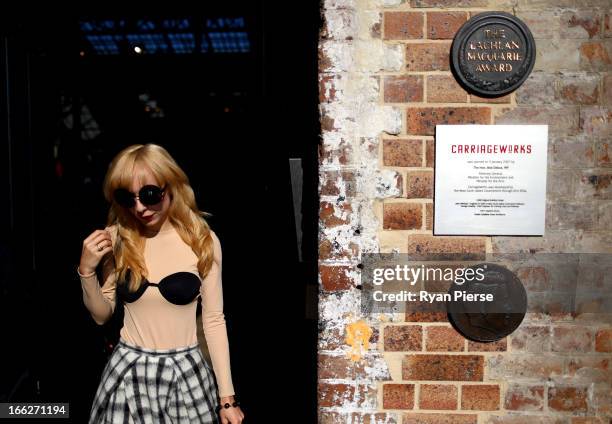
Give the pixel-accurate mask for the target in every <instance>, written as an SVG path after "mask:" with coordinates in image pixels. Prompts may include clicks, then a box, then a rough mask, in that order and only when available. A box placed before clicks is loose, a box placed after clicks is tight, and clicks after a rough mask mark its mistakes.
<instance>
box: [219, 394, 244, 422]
mask: <svg viewBox="0 0 612 424" xmlns="http://www.w3.org/2000/svg"><path fill="white" fill-rule="evenodd" d="M226 403H229V404H230V405H231V404H232V403H234V396H227V397H223V398H221V401H220V404H221V406H223V405H225V404H226ZM219 416H220V418H221V424H240V423H242V420H244V413H243V412H242V410H241V409H240V406H230V407H229V408H221V410H220V411H219Z"/></svg>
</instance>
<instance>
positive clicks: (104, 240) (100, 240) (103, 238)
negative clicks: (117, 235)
mask: <svg viewBox="0 0 612 424" xmlns="http://www.w3.org/2000/svg"><path fill="white" fill-rule="evenodd" d="M107 244H111V245H112V240H111V238H110V235H108V234H107V233H105V232H104V233H99V234H98V235H97V236H96V237H94V238H93V239H91V240H89V241H88V242H87V243H86V245H87V246H88V247H89V248H90V250H97V249H98V247H99V246H106V245H107Z"/></svg>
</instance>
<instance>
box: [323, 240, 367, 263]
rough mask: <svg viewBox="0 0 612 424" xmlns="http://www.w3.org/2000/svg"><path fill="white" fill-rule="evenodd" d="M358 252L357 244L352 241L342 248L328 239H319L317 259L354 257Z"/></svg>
mask: <svg viewBox="0 0 612 424" xmlns="http://www.w3.org/2000/svg"><path fill="white" fill-rule="evenodd" d="M358 253H359V245H358V244H357V243H354V242H349V243H348V246H347V248H344V247H343V246H342V245H340V244H338V243H334V242H333V241H332V240H329V239H323V240H320V241H319V259H321V260H340V259H351V258H356V257H357V255H358Z"/></svg>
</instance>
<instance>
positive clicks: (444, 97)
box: [427, 75, 467, 103]
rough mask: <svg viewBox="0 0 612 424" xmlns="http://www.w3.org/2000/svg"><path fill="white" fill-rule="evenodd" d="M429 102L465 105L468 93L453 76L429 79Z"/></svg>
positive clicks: (433, 76) (434, 76)
mask: <svg viewBox="0 0 612 424" xmlns="http://www.w3.org/2000/svg"><path fill="white" fill-rule="evenodd" d="M427 101H428V102H431V103H465V102H467V92H466V91H465V90H464V89H463V88H461V86H460V85H459V84H458V83H457V81H456V80H455V78H454V77H453V76H452V75H430V76H428V77H427Z"/></svg>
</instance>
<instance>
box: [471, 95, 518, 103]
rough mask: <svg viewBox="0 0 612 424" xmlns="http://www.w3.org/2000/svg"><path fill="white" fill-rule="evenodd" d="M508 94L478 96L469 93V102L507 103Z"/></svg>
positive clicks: (508, 99) (509, 98) (508, 100)
mask: <svg viewBox="0 0 612 424" xmlns="http://www.w3.org/2000/svg"><path fill="white" fill-rule="evenodd" d="M510 101H511V97H510V94H507V95H505V96H501V97H480V96H476V95H474V94H470V102H471V103H492V104H507V103H510Z"/></svg>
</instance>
